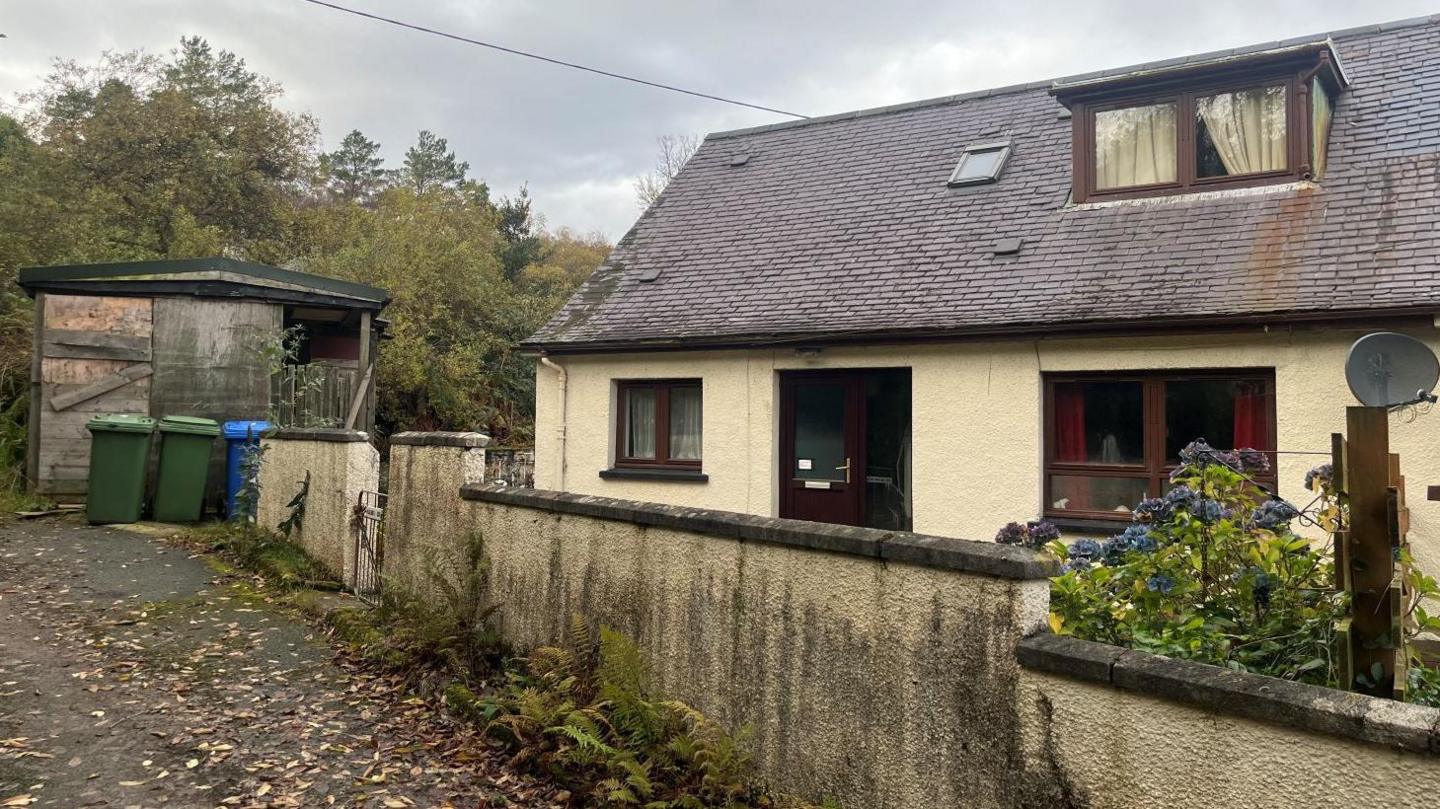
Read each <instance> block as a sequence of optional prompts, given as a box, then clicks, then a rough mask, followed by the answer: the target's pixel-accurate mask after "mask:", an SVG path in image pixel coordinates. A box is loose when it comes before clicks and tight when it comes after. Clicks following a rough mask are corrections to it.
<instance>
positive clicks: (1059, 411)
mask: <svg viewBox="0 0 1440 809" xmlns="http://www.w3.org/2000/svg"><path fill="white" fill-rule="evenodd" d="M1055 460H1056V461H1061V462H1069V463H1084V462H1085V461H1087V460H1089V456H1088V454H1087V453H1086V452H1085V388H1084V386H1083V385H1076V384H1069V385H1056V386H1055ZM1090 483H1091V480H1090V478H1083V477H1072V478H1069V479H1068V480H1063V482H1062V481H1057V483H1056V484H1055V486H1054V489H1053V491H1052V492H1051V495H1052V496H1053V497H1054V498H1055V499H1056V500H1057V501H1059V500H1065V501H1066V503H1065V508H1073V509H1088V508H1092V507H1093V506H1092V504H1091V502H1090V500H1091V495H1090Z"/></svg>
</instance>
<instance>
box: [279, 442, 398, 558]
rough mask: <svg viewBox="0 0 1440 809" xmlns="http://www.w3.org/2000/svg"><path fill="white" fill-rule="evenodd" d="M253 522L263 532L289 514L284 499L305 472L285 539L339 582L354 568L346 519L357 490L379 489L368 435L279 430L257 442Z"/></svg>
mask: <svg viewBox="0 0 1440 809" xmlns="http://www.w3.org/2000/svg"><path fill="white" fill-rule="evenodd" d="M260 445H261V447H262V452H263V453H264V454H263V456H262V458H263V460H262V461H261V465H260V503H259V506H258V508H257V509H256V522H257V523H258V524H259V525H260V526H261V527H262V528H266V529H268V530H271V531H274V530H277V527H278V526H279V525H280V523H281V522H283V521H284V520H285V519H286V518H287V517H289V516H290V509H289V507H288V505H287V504H288V503H289V502H290V500H291V499H292V498H294V497H295V495H296V493H298V492H299V491H300V489H301V487H302V486H303V485H304V481H305V475H306V473H307V472H308V473H309V475H310V492H309V495H308V496H307V497H306V500H305V514H304V518H303V520H302V522H301V527H300V528H299V530H297V531H295V532H294V533H293V534H291V537H290V538H291V539H292V540H293V541H295V542H297V543H299V544H300V546H301V547H303V548H305V550H306V551H307V552H308V553H309V554H310V555H311V556H313V557H315V559H316V560H317V561H319V562H320V563H321V564H323V565H325V567H327V568H329V569H330V572H331V573H334V574H335V575H336V576H340V577H341V580H342V581H347V582H348V581H350V579H351V577H352V576H353V574H354V568H355V538H354V534H353V533H352V532H351V526H350V521H351V518H352V515H353V513H354V509H355V503H356V501H357V500H358V499H359V496H360V492H362V491H365V490H375V489H378V488H379V487H380V455H379V453H377V452H376V451H375V448H374V447H372V446H371V445H370V443H369V436H368V435H366V434H365V433H362V432H354V431H350V430H331V429H320V430H301V429H287V430H279V431H277V432H276V433H274V434H273V435H271V436H267V437H265V438H264V439H262V440H261V442H260Z"/></svg>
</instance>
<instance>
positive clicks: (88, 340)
mask: <svg viewBox="0 0 1440 809" xmlns="http://www.w3.org/2000/svg"><path fill="white" fill-rule="evenodd" d="M44 335H45V342H47V343H55V344H56V345H66V346H90V347H93V348H130V349H135V350H137V351H138V350H140V349H144V350H146V351H149V350H150V335H148V334H144V335H139V334H117V333H114V332H106V331H81V330H79V329H45V331H44Z"/></svg>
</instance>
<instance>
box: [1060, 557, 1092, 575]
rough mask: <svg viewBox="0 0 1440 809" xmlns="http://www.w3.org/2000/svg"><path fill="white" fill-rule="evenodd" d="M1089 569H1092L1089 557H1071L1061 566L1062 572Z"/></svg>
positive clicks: (1076, 571)
mask: <svg viewBox="0 0 1440 809" xmlns="http://www.w3.org/2000/svg"><path fill="white" fill-rule="evenodd" d="M1089 569H1090V560H1089V559H1071V560H1070V561H1068V562H1066V563H1065V564H1063V565H1061V566H1060V572H1061V573H1078V572H1080V571H1082V570H1089Z"/></svg>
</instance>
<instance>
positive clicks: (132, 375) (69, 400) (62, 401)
mask: <svg viewBox="0 0 1440 809" xmlns="http://www.w3.org/2000/svg"><path fill="white" fill-rule="evenodd" d="M153 373H155V369H154V368H153V367H151V365H150V363H148V362H140V363H136V364H134V365H131V366H130V367H128V368H126V369H125V370H123V371H120V372H119V373H116V374H112V375H110V376H107V377H105V378H103V379H99V380H97V381H95V382H92V383H90V384H89V385H86V386H84V387H82V388H80V389H79V390H74V391H68V392H66V393H61V394H59V395H57V396H52V397H51V398H50V407H52V408H54V409H55V410H65V409H67V408H70V407H73V406H74V405H77V404H80V403H81V402H83V401H86V400H88V399H94V398H95V397H96V396H99V395H100V394H102V393H109V392H110V391H112V390H115V389H116V388H120V387H124V386H125V385H128V384H130V383H131V382H134V381H135V380H137V379H144V378H145V377H147V376H149V375H151V374H153Z"/></svg>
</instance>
